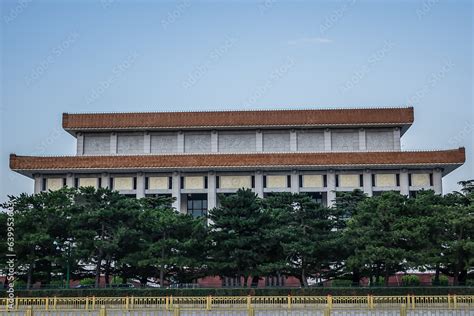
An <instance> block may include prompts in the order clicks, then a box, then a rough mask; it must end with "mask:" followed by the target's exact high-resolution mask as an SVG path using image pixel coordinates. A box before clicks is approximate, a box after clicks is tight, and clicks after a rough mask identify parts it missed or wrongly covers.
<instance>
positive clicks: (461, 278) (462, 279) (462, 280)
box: [458, 270, 467, 285]
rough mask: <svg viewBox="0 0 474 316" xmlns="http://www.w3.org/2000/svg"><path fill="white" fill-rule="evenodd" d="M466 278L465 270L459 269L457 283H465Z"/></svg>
mask: <svg viewBox="0 0 474 316" xmlns="http://www.w3.org/2000/svg"><path fill="white" fill-rule="evenodd" d="M466 280H467V270H461V273H459V277H458V283H459V284H460V285H466Z"/></svg>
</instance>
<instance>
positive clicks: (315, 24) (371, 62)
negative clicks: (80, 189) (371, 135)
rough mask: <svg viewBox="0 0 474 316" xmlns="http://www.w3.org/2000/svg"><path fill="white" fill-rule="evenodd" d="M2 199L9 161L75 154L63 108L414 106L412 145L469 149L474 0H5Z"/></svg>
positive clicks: (17, 181) (456, 176) (7, 189)
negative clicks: (12, 156) (473, 1)
mask: <svg viewBox="0 0 474 316" xmlns="http://www.w3.org/2000/svg"><path fill="white" fill-rule="evenodd" d="M1 3H2V5H1V14H0V17H1V23H0V26H1V34H0V37H1V75H2V77H1V91H0V92H1V107H0V115H1V122H0V124H1V125H0V133H1V138H0V139H1V143H0V148H1V152H0V175H1V182H0V186H1V187H0V201H4V200H5V199H6V196H7V195H9V194H15V195H16V194H19V193H21V192H29V193H31V192H32V191H33V181H32V180H31V179H28V178H26V177H23V176H21V175H17V174H15V173H13V172H11V171H10V170H9V167H8V160H9V154H10V153H17V154H19V155H72V154H74V149H75V140H74V138H73V137H72V136H71V135H69V134H68V133H66V132H65V131H63V130H62V129H61V114H62V113H63V112H130V111H174V110H214V109H244V108H245V109H263V108H268V109H270V108H338V107H344V108H348V107H390V106H407V105H411V106H414V108H415V123H414V124H413V126H412V127H411V128H410V129H409V130H408V132H407V133H406V134H405V135H404V136H403V138H402V149H403V150H418V149H420V150H421V149H424V150H425V149H448V148H457V147H459V146H465V147H466V155H467V162H466V164H465V165H464V166H463V167H461V168H459V169H457V170H456V171H454V172H453V173H451V174H450V175H449V176H447V177H446V178H445V179H444V191H445V192H449V191H452V190H457V189H458V186H457V185H456V182H457V181H459V180H463V179H472V178H474V173H473V169H474V168H473V166H474V165H473V157H474V152H473V147H474V146H473V145H474V137H473V131H474V118H473V111H474V110H473V108H474V106H473V95H472V91H473V80H472V75H473V63H472V43H473V40H472V35H473V34H472V29H473V25H472V15H473V7H472V4H471V1H449V2H446V1H432V0H425V1H391V2H390V1H355V0H352V1H351V0H350V1H331V2H330V1H326V2H323V1H279V0H265V1H212V2H211V1H206V2H202V1H201V2H198V1H191V0H189V1H187V0H185V1H177V2H171V1H166V2H165V1H161V2H160V1H158V2H156V1H119V0H103V1H96V2H92V1H67V4H66V1H59V0H58V1H39V0H21V1H11V0H10V1H9V0H7V1H1Z"/></svg>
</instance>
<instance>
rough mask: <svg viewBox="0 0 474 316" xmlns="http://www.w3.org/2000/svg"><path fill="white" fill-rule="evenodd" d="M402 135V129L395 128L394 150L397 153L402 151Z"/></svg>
mask: <svg viewBox="0 0 474 316" xmlns="http://www.w3.org/2000/svg"><path fill="white" fill-rule="evenodd" d="M400 135H401V134H400V128H398V127H395V128H394V129H393V149H394V150H396V151H400V150H401V147H402V146H401V144H400V137H401V136H400Z"/></svg>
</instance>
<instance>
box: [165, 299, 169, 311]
mask: <svg viewBox="0 0 474 316" xmlns="http://www.w3.org/2000/svg"><path fill="white" fill-rule="evenodd" d="M165 309H166V310H167V311H169V310H170V298H169V297H168V296H166V299H165Z"/></svg>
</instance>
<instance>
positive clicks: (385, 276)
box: [384, 267, 390, 286]
mask: <svg viewBox="0 0 474 316" xmlns="http://www.w3.org/2000/svg"><path fill="white" fill-rule="evenodd" d="M384 278H385V280H384V281H385V282H384V283H385V286H388V284H389V279H390V272H389V270H388V267H385V275H384Z"/></svg>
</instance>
